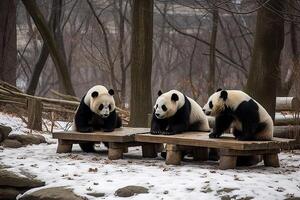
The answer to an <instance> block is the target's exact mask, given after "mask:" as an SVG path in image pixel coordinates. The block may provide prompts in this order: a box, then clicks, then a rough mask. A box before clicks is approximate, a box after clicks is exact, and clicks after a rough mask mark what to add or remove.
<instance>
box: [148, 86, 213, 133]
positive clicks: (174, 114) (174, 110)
mask: <svg viewBox="0 0 300 200" xmlns="http://www.w3.org/2000/svg"><path fill="white" fill-rule="evenodd" d="M184 131H207V132H209V131H210V128H209V124H208V119H207V117H206V116H205V114H204V113H203V111H202V108H201V107H200V106H199V105H198V104H197V103H196V101H194V100H193V99H191V98H189V97H187V96H185V95H184V94H182V93H181V92H179V91H177V90H170V91H169V92H166V93H162V92H161V91H159V92H158V98H157V100H156V103H155V105H154V111H153V114H152V121H151V130H150V132H151V134H154V135H158V134H163V135H174V134H177V133H182V132H184Z"/></svg>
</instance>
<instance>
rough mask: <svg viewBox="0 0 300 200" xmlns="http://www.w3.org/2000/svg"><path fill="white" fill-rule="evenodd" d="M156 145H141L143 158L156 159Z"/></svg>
mask: <svg viewBox="0 0 300 200" xmlns="http://www.w3.org/2000/svg"><path fill="white" fill-rule="evenodd" d="M155 146H156V145H155V144H143V145H142V153H143V157H144V158H156V157H157V152H156V147H155Z"/></svg>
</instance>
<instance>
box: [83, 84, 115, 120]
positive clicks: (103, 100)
mask: <svg viewBox="0 0 300 200" xmlns="http://www.w3.org/2000/svg"><path fill="white" fill-rule="evenodd" d="M93 92H98V96H97V97H92V93H93ZM84 103H85V104H86V105H87V106H88V107H89V108H90V109H91V111H93V112H94V113H96V114H98V115H100V116H106V115H107V114H109V112H112V111H114V110H115V100H114V97H113V96H112V95H110V94H109V93H108V90H107V89H106V87H104V86H102V85H95V86H94V87H92V88H91V89H89V90H88V92H87V93H86V95H85V97H84ZM100 104H103V105H104V108H103V109H102V110H99V109H98V108H99V106H100ZM109 105H110V106H111V109H108V106H109Z"/></svg>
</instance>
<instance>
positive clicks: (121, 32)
mask: <svg viewBox="0 0 300 200" xmlns="http://www.w3.org/2000/svg"><path fill="white" fill-rule="evenodd" d="M122 5H123V1H122V0H119V37H120V38H119V51H120V68H121V78H122V80H121V105H122V107H125V102H126V67H125V56H124V48H123V44H124V41H125V37H124V35H125V16H124V15H125V13H124V14H123V6H122ZM125 11H126V10H125ZM125 11H124V12H125Z"/></svg>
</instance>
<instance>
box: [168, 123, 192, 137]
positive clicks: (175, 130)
mask: <svg viewBox="0 0 300 200" xmlns="http://www.w3.org/2000/svg"><path fill="white" fill-rule="evenodd" d="M187 128H188V125H187V124H186V123H182V122H181V123H176V124H172V123H171V124H170V125H169V129H167V131H166V132H164V133H163V134H164V135H175V134H179V133H182V132H184V131H187Z"/></svg>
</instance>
